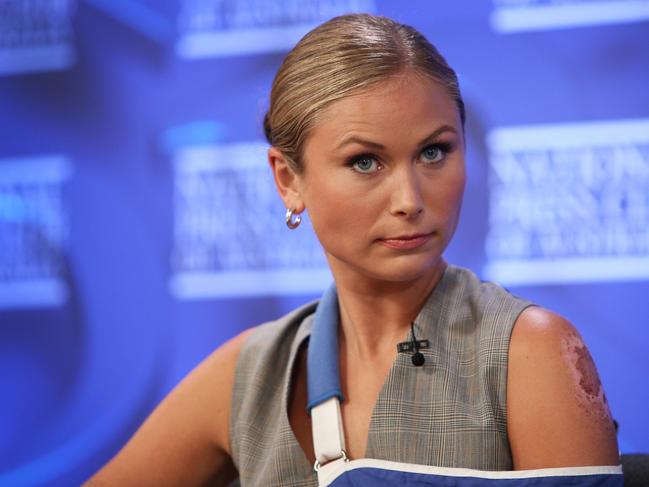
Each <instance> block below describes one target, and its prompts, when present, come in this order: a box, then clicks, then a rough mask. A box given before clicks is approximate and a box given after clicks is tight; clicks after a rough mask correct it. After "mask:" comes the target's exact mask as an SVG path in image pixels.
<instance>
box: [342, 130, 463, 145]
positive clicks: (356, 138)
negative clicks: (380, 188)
mask: <svg viewBox="0 0 649 487" xmlns="http://www.w3.org/2000/svg"><path fill="white" fill-rule="evenodd" d="M444 132H453V133H454V134H457V129H456V128H455V127H453V126H451V125H442V126H441V127H439V128H437V129H436V130H435V131H434V132H433V133H431V134H430V135H427V136H426V137H424V138H423V139H422V140H421V141H420V142H419V145H420V146H422V145H424V144H426V143H427V142H429V141H430V140H432V139H435V138H436V137H438V136H439V135H441V134H443V133H444ZM352 143H356V144H360V145H364V146H366V147H371V148H373V149H381V150H382V149H385V146H384V145H383V144H379V143H378V142H374V141H372V140H367V139H364V138H362V137H359V136H357V135H351V136H349V137H346V138H345V139H343V141H342V142H341V143H340V144H339V145H338V147H336V149H341V148H342V147H344V146H346V145H348V144H352Z"/></svg>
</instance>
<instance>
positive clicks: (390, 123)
mask: <svg viewBox="0 0 649 487" xmlns="http://www.w3.org/2000/svg"><path fill="white" fill-rule="evenodd" d="M439 125H451V126H456V125H457V130H458V132H459V131H460V130H461V120H460V116H459V113H458V110H457V106H456V104H455V101H454V100H453V98H452V97H451V95H450V94H449V93H448V92H447V90H446V89H445V88H444V87H443V86H442V85H441V84H439V83H438V82H436V81H434V80H432V79H430V78H426V77H423V76H419V75H410V76H402V77H398V78H389V79H386V80H385V81H380V82H378V83H376V84H375V85H372V86H371V87H370V88H368V89H366V90H363V91H362V92H360V93H357V94H353V95H350V96H347V97H345V98H341V99H339V100H337V101H335V102H333V103H332V104H331V105H330V106H329V107H327V108H326V109H325V110H323V112H322V113H321V115H320V116H319V117H318V120H317V122H316V124H315V126H314V128H313V131H312V136H314V137H326V138H333V139H343V138H345V137H347V136H348V135H349V133H350V132H359V133H368V134H372V133H374V132H376V133H381V132H385V131H388V132H395V131H396V132H402V131H409V132H413V135H418V134H417V132H419V131H420V130H421V131H422V132H428V131H430V130H431V129H434V128H435V126H439Z"/></svg>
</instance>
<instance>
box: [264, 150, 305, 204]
mask: <svg viewBox="0 0 649 487" xmlns="http://www.w3.org/2000/svg"><path fill="white" fill-rule="evenodd" d="M268 163H269V164H270V167H271V169H272V171H273V177H274V178H275V186H276V187H277V191H278V193H279V195H280V196H281V197H282V200H283V201H284V206H286V208H289V209H292V210H293V212H294V213H295V214H299V213H302V212H303V211H304V201H303V199H302V191H301V184H300V177H299V175H297V174H296V173H295V172H294V171H293V169H291V167H290V166H289V165H288V162H286V158H285V157H284V154H282V152H281V151H280V150H279V149H277V148H276V147H271V148H270V149H268Z"/></svg>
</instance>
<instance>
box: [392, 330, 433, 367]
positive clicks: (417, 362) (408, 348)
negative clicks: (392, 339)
mask: <svg viewBox="0 0 649 487" xmlns="http://www.w3.org/2000/svg"><path fill="white" fill-rule="evenodd" d="M410 332H411V334H412V340H410V341H409V342H401V343H398V344H397V352H399V353H401V352H414V353H413V354H412V357H410V359H411V360H412V365H414V366H415V367H421V366H422V365H424V362H425V361H426V359H425V358H424V354H423V353H421V352H420V351H419V349H420V348H428V347H429V346H430V343H429V342H428V340H417V339H416V338H415V324H414V322H413V323H410Z"/></svg>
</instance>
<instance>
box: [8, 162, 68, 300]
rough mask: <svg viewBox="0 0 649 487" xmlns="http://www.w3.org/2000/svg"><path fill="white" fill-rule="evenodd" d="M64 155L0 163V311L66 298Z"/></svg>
mask: <svg viewBox="0 0 649 487" xmlns="http://www.w3.org/2000/svg"><path fill="white" fill-rule="evenodd" d="M71 168H72V165H71V163H70V162H69V160H68V159H67V158H65V157H63V156H51V157H34V158H20V159H11V160H0V248H1V249H2V252H0V308H19V307H39V306H58V305H61V304H63V303H65V301H66V300H67V296H68V289H67V285H66V278H65V275H66V268H67V266H66V263H65V254H66V252H65V248H66V244H67V241H68V222H67V214H66V211H65V204H64V200H63V185H64V184H65V182H66V180H67V179H68V178H69V176H70V173H71Z"/></svg>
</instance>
